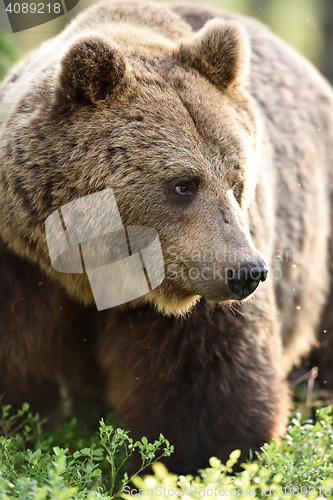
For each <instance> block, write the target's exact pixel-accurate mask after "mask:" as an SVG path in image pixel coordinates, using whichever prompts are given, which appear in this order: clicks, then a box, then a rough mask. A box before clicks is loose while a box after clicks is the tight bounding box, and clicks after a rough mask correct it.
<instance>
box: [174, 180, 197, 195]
mask: <svg viewBox="0 0 333 500" xmlns="http://www.w3.org/2000/svg"><path fill="white" fill-rule="evenodd" d="M175 191H176V193H177V194H180V195H182V196H188V195H194V194H195V193H196V191H197V184H196V182H195V181H194V180H186V181H180V182H178V183H177V184H176V186H175Z"/></svg>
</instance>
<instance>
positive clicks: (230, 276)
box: [227, 260, 268, 300]
mask: <svg viewBox="0 0 333 500" xmlns="http://www.w3.org/2000/svg"><path fill="white" fill-rule="evenodd" d="M267 273H268V269H267V267H266V265H265V262H264V261H261V260H260V261H254V262H251V261H250V262H249V261H248V262H243V263H242V264H241V265H240V266H238V268H237V269H228V271H227V280H228V285H229V288H230V290H231V291H232V293H233V294H234V295H235V298H236V300H243V299H246V297H248V296H249V295H251V293H253V292H254V291H255V289H256V288H257V287H258V285H259V283H260V281H265V279H266V278H267Z"/></svg>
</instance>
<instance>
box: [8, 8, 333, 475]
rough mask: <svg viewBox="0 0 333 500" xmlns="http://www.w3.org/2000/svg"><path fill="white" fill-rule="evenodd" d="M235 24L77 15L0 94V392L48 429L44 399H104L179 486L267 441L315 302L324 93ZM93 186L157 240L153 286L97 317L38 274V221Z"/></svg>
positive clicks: (318, 293)
mask: <svg viewBox="0 0 333 500" xmlns="http://www.w3.org/2000/svg"><path fill="white" fill-rule="evenodd" d="M171 9H172V10H171ZM214 17H217V18H218V19H214V20H211V21H210V19H212V18H214ZM236 17H237V16H231V15H229V14H226V13H224V12H221V11H216V10H214V9H206V8H204V7H200V6H188V5H187V6H181V5H180V6H179V5H178V6H177V5H176V6H174V5H173V6H172V7H170V8H168V7H165V6H161V5H154V4H146V3H138V2H135V1H125V2H114V3H109V4H102V5H98V6H94V7H92V8H91V9H89V10H88V11H86V12H85V13H83V14H81V15H80V16H78V18H77V19H76V20H74V22H73V23H71V24H70V25H69V26H68V27H67V28H66V30H65V31H64V32H63V33H61V34H60V35H59V36H57V37H56V38H55V39H53V40H51V41H49V42H46V43H45V44H44V45H42V47H41V48H40V49H38V50H37V51H35V52H33V53H32V54H31V55H30V56H29V57H28V58H27V59H26V60H25V61H23V62H22V63H21V64H20V65H18V67H17V68H15V69H14V71H13V72H12V74H11V75H9V77H8V78H7V79H6V80H5V81H4V83H3V84H2V86H1V89H0V106H1V118H0V141H1V142H0V165H1V167H0V175H1V177H0V212H1V218H0V235H1V238H2V240H3V243H2V244H1V249H0V251H1V255H0V257H1V262H2V268H1V269H3V271H2V273H3V276H1V282H0V300H1V304H0V307H1V317H0V349H1V350H0V368H1V377H0V392H5V393H6V401H7V402H11V403H12V404H14V405H19V404H20V403H21V402H23V401H24V400H30V401H31V402H32V404H33V409H35V410H39V411H41V412H44V413H45V414H49V415H51V416H55V415H56V413H57V409H58V407H59V404H60V392H59V391H60V387H61V386H65V387H67V388H68V389H69V390H74V391H78V390H80V388H81V390H83V391H84V390H87V389H89V388H90V387H92V388H94V387H98V388H100V389H103V388H104V389H105V397H106V400H107V402H108V403H109V405H110V406H111V407H112V408H113V409H114V410H115V412H116V414H117V415H118V417H119V418H120V419H121V420H122V421H123V422H124V423H125V424H126V425H128V426H129V427H130V428H131V429H132V431H133V433H134V436H135V437H136V438H140V437H141V436H142V435H146V436H147V437H148V438H150V439H154V438H155V437H156V436H157V435H159V433H160V432H162V433H163V434H164V435H165V436H166V437H167V438H168V439H169V440H170V441H171V442H172V443H173V444H174V445H175V449H176V453H175V455H174V456H172V457H171V458H170V459H169V461H168V462H167V464H168V466H169V467H170V468H171V469H172V470H177V471H178V472H183V473H185V472H195V471H196V470H197V469H198V468H199V467H203V466H205V465H206V464H207V461H208V458H209V457H210V456H212V455H216V456H218V457H219V458H221V459H226V458H227V456H228V454H229V453H230V451H232V450H233V449H235V448H241V449H242V450H243V451H244V452H246V451H247V450H248V449H249V448H252V449H258V448H259V447H260V446H261V445H262V444H263V443H264V442H265V441H267V440H269V439H271V438H272V437H278V436H280V435H281V434H282V433H283V432H284V430H285V426H286V422H287V417H288V410H289V395H288V387H287V385H286V383H285V371H284V370H285V369H287V368H289V367H290V366H291V365H292V364H293V363H294V362H296V361H297V360H298V359H299V357H300V356H301V355H302V354H303V353H305V352H307V350H308V349H309V346H310V345H311V343H313V341H314V338H315V332H316V328H317V327H318V325H319V321H320V318H321V313H322V310H323V308H324V306H325V303H326V301H327V297H329V293H328V291H329V283H330V279H331V277H330V273H329V268H330V263H329V255H328V248H329V244H330V235H331V234H332V231H331V202H330V198H331V190H332V173H331V172H332V167H333V154H332V151H333V95H332V91H331V89H330V87H329V86H328V84H327V83H326V82H325V81H324V80H323V79H322V78H321V77H320V75H319V74H318V73H317V72H316V71H315V69H314V68H313V67H312V66H311V65H310V64H309V63H307V62H306V61H305V60H304V59H303V58H302V57H301V56H299V55H298V54H296V53H295V52H294V51H293V50H292V49H291V48H289V47H288V46H286V45H285V44H284V43H283V42H282V41H281V40H279V39H278V38H276V37H275V36H274V35H272V34H271V33H270V32H269V31H268V30H267V29H266V28H265V27H263V26H262V25H261V24H259V23H257V22H256V21H254V20H252V19H246V18H243V17H237V19H235V18H236ZM182 18H183V19H182ZM206 21H208V23H207V24H206V25H205V26H204V24H205V23H206ZM244 26H245V28H246V29H244ZM192 29H193V30H194V31H192ZM195 30H199V31H198V32H197V33H195ZM249 40H250V43H249ZM250 44H251V46H252V58H251V65H250V60H249V53H250V51H249V47H250ZM249 68H250V71H249ZM247 82H248V84H247ZM247 85H248V88H247ZM189 180H190V181H191V182H193V183H195V186H196V192H195V193H194V194H193V196H190V197H185V198H182V197H179V196H178V195H177V193H176V191H175V186H177V185H179V184H182V182H184V181H186V182H187V181H189ZM109 187H111V188H112V189H113V191H114V193H115V196H116V200H117V204H118V208H119V211H120V214H121V217H122V221H123V223H124V225H125V226H127V225H143V226H150V227H153V228H155V229H156V230H157V231H158V233H159V237H160V241H161V245H162V251H163V255H164V261H165V265H166V278H165V280H164V282H163V283H162V284H161V285H160V286H159V287H158V288H157V289H155V290H153V291H151V292H150V293H149V294H147V295H146V296H144V297H143V298H141V299H140V300H137V301H134V302H133V303H130V304H128V305H125V306H122V307H118V308H113V309H109V310H106V311H103V312H99V313H98V312H97V310H96V309H95V308H94V304H93V297H92V294H91V291H90V288H89V283H88V281H87V279H86V278H85V277H84V276H82V275H68V274H62V273H57V272H56V271H54V270H53V268H52V266H51V263H50V259H49V256H48V251H47V246H46V239H45V228H44V223H45V219H46V217H47V216H48V215H50V214H51V213H52V212H53V211H54V210H56V209H57V208H59V207H61V206H62V205H64V204H66V203H68V202H70V201H72V200H74V199H77V198H80V197H82V196H85V195H87V194H91V193H95V192H98V191H100V190H103V189H106V188H109ZM218 255H220V256H221V255H222V258H218ZM262 256H264V258H265V260H266V263H267V264H268V266H269V269H270V271H269V277H268V279H267V281H266V282H265V283H263V284H261V285H260V286H259V288H258V291H257V292H256V294H255V298H254V299H253V300H249V301H248V302H247V303H239V304H238V305H237V306H235V309H232V308H230V307H228V304H231V303H232V300H233V297H232V296H231V294H230V290H229V288H228V285H227V284H226V281H225V279H223V278H224V276H225V272H226V270H227V269H228V268H230V267H231V268H234V269H235V268H237V266H238V265H240V264H241V263H242V262H245V261H249V260H252V261H253V260H255V261H256V260H260V259H263V257H262ZM214 266H215V267H214ZM216 266H218V271H219V273H220V274H219V273H211V271H212V269H215V268H216ZM192 268H195V269H197V270H198V276H197V277H196V278H193V277H192V275H191V272H190V270H191V269H192ZM208 269H209V270H210V271H207V270H208ZM207 272H208V273H211V274H209V279H205V277H206V276H207ZM274 278H276V279H274ZM277 278H278V279H277ZM22 299H23V300H22Z"/></svg>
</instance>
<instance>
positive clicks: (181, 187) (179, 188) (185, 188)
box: [176, 184, 188, 194]
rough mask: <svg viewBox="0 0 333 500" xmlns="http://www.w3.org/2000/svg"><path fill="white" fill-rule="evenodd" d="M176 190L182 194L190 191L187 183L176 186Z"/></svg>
mask: <svg viewBox="0 0 333 500" xmlns="http://www.w3.org/2000/svg"><path fill="white" fill-rule="evenodd" d="M176 191H178V193H180V194H186V193H188V186H185V184H181V185H179V186H176Z"/></svg>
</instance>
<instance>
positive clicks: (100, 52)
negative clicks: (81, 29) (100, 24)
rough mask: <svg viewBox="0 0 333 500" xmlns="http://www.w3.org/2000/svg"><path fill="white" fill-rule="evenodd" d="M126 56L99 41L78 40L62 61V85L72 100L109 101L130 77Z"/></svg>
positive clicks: (92, 39)
mask: <svg viewBox="0 0 333 500" xmlns="http://www.w3.org/2000/svg"><path fill="white" fill-rule="evenodd" d="M126 70H127V67H126V60H125V56H124V55H123V54H122V53H121V52H120V51H119V50H118V49H115V48H113V47H111V46H110V45H109V44H108V42H107V41H105V40H103V39H102V38H98V37H89V38H88V37H87V38H84V39H81V40H76V41H75V43H74V44H73V45H71V46H70V48H69V49H68V51H67V53H66V54H65V56H64V57H63V59H62V62H61V69H60V74H59V84H60V87H61V90H62V92H63V93H64V94H65V95H67V96H68V97H69V98H72V99H75V100H80V101H82V100H85V101H90V102H96V101H98V100H100V99H106V97H108V96H109V95H110V94H112V93H113V91H114V90H115V88H116V87H118V86H119V84H120V83H122V82H124V80H125V77H126V74H127V71H126Z"/></svg>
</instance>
